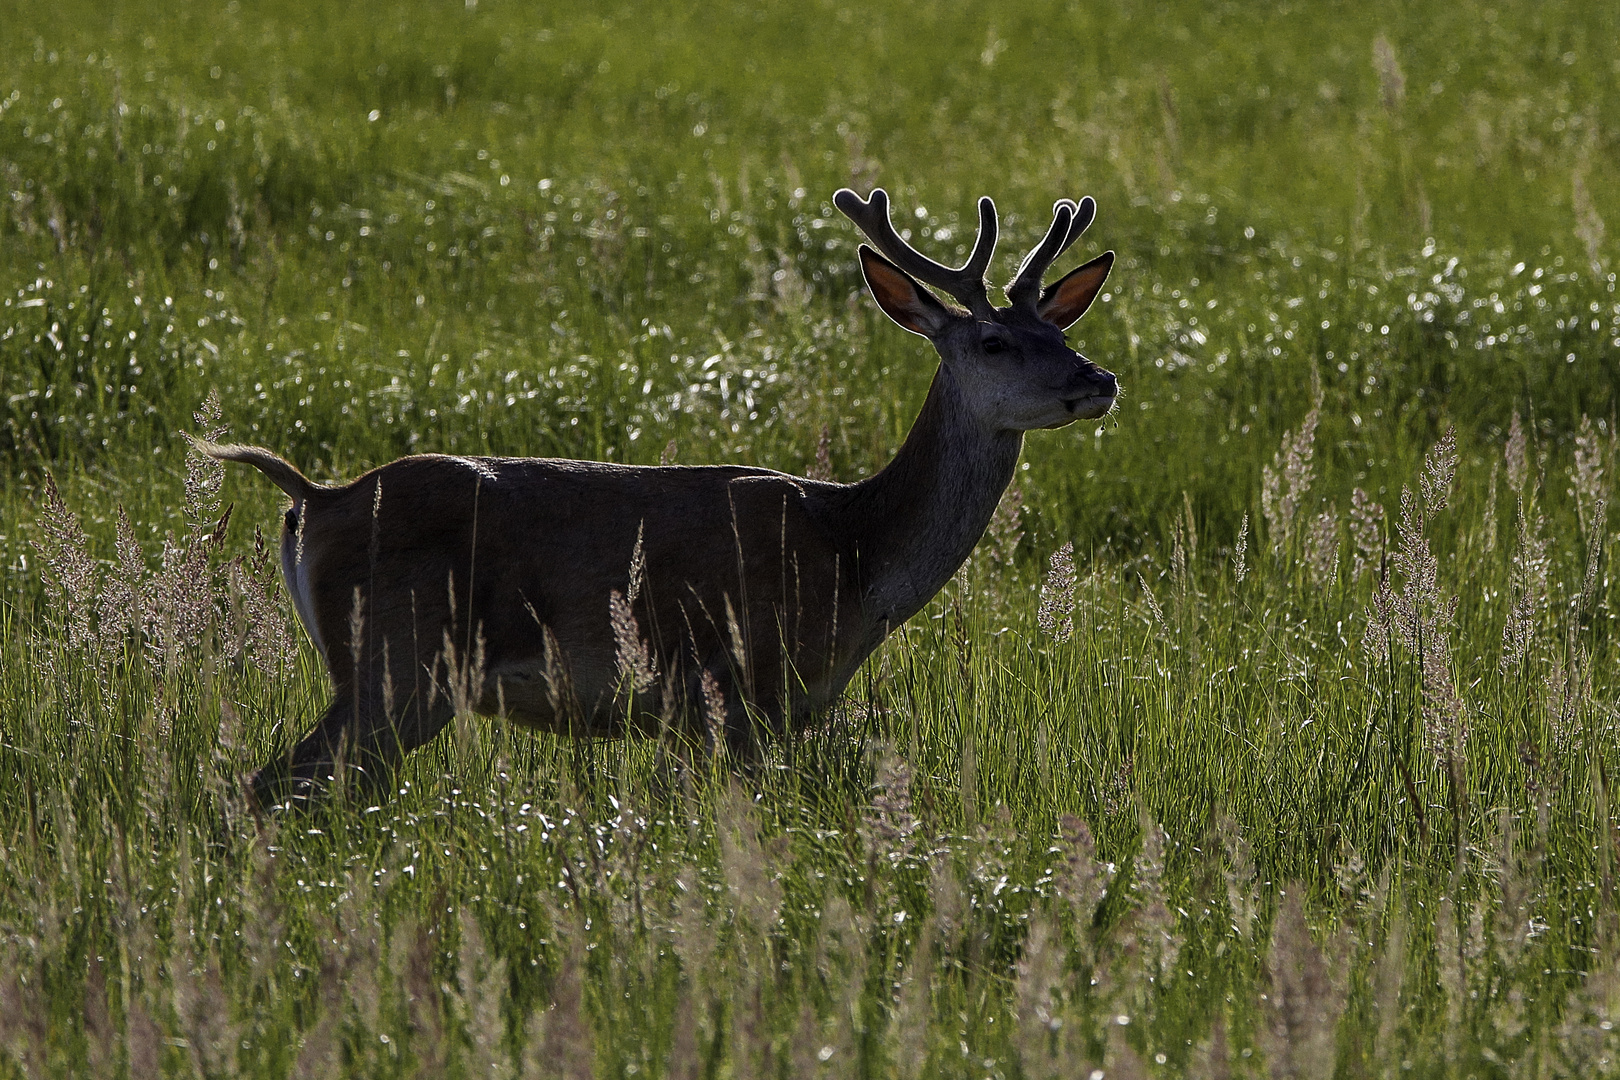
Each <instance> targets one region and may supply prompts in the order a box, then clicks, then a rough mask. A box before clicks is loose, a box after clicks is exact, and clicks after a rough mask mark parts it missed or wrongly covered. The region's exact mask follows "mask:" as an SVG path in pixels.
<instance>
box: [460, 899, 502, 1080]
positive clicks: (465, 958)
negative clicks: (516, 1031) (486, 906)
mask: <svg viewBox="0 0 1620 1080" xmlns="http://www.w3.org/2000/svg"><path fill="white" fill-rule="evenodd" d="M459 960H460V964H459V968H458V971H457V989H458V990H459V991H460V997H461V1003H462V1006H463V1016H462V1025H463V1027H464V1030H465V1032H466V1039H467V1042H468V1043H469V1049H470V1051H471V1060H470V1061H468V1062H467V1064H468V1066H469V1068H470V1070H471V1074H472V1075H474V1076H479V1077H487V1078H489V1080H511V1078H512V1077H513V1076H514V1075H515V1071H516V1070H515V1069H514V1066H513V1062H512V1060H511V1059H510V1058H509V1057H508V1056H507V1054H506V1051H505V1049H504V1048H503V1047H502V1045H501V1043H502V1037H503V1035H504V1033H505V1024H504V1023H503V1021H502V1019H501V1006H502V1003H503V1002H504V1001H505V999H506V995H507V990H508V983H507V977H506V961H505V960H504V959H503V958H501V957H499V956H493V955H491V954H490V952H489V950H488V948H487V946H486V945H485V942H484V935H483V932H482V931H481V930H480V929H479V927H478V920H477V919H476V918H474V917H473V915H472V913H471V912H470V911H468V910H467V909H466V908H462V910H461V948H460V950H459Z"/></svg>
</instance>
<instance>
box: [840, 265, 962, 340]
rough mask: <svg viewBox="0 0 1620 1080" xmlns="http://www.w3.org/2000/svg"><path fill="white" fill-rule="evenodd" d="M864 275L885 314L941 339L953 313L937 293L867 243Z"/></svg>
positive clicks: (862, 270)
mask: <svg viewBox="0 0 1620 1080" xmlns="http://www.w3.org/2000/svg"><path fill="white" fill-rule="evenodd" d="M860 254H861V273H863V274H865V275H866V285H867V288H869V289H871V290H872V298H873V299H874V300H876V301H877V302H878V307H880V308H882V309H883V314H885V315H887V316H888V317H889V318H891V319H893V320H894V321H895V322H897V323H899V324H900V325H901V326H903V327H905V328H906V329H907V330H910V331H911V332H912V333H913V334H921V335H922V336H923V337H925V338H934V337H938V336H939V335H940V334H941V333H942V332H943V331H944V330H945V327H946V326H947V325H948V324H949V323H950V318H951V313H950V311H949V309H947V308H946V307H945V305H944V304H942V303H940V302H939V300H938V299H936V298H935V296H934V294H933V293H931V292H929V291H928V290H927V289H925V288H923V287H922V286H921V285H919V284H917V282H916V280H915V279H914V278H912V276H911V275H910V274H908V273H906V272H905V271H904V270H902V269H900V268H899V267H898V266H896V265H894V263H892V262H890V261H889V260H888V259H885V258H884V257H883V256H881V255H879V254H878V253H877V252H875V251H873V250H872V249H871V248H869V247H867V246H866V245H865V244H862V245H861V248H860Z"/></svg>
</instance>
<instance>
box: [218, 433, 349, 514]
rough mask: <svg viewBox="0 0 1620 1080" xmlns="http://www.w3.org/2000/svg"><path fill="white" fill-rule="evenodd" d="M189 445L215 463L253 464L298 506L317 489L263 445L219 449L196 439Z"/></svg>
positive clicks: (289, 463) (288, 462)
mask: <svg viewBox="0 0 1620 1080" xmlns="http://www.w3.org/2000/svg"><path fill="white" fill-rule="evenodd" d="M191 445H192V446H193V447H194V448H195V449H196V450H197V451H198V452H199V453H203V454H207V455H208V456H209V457H211V458H213V459H214V460H216V461H240V462H244V463H245V464H248V465H252V466H253V467H254V468H255V469H258V470H259V471H260V472H262V473H264V475H266V476H268V477H269V478H270V482H271V483H273V484H275V485H276V487H278V488H280V489H281V490H282V491H285V492H286V493H287V494H288V495H289V496H291V497H292V499H293V501H294V502H298V503H301V502H303V501H304V500H305V499H307V498H308V497H309V496H310V494H311V493H313V492H315V491H318V490H320V489H319V487H318V486H317V485H316V484H314V483H313V482H311V481H310V479H309V477H307V476H305V475H304V474H303V473H301V472H299V471H298V469H297V467H296V466H294V465H293V463H292V462H290V461H288V460H287V459H286V458H284V457H282V456H281V455H280V454H277V453H273V452H272V451H269V450H266V449H265V448H264V447H262V446H240V445H237V444H234V443H232V444H227V445H223V446H222V445H220V444H218V443H211V442H204V441H203V440H202V439H196V438H193V439H192V440H191Z"/></svg>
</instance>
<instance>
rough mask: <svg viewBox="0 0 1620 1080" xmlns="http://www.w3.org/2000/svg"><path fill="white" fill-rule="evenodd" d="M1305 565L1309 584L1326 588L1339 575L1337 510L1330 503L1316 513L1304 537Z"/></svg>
mask: <svg viewBox="0 0 1620 1080" xmlns="http://www.w3.org/2000/svg"><path fill="white" fill-rule="evenodd" d="M1305 567H1306V570H1307V571H1308V572H1309V573H1310V578H1311V584H1312V585H1314V586H1316V587H1317V588H1326V587H1327V586H1329V585H1331V584H1332V583H1333V582H1334V581H1335V580H1337V578H1338V576H1339V511H1338V507H1336V506H1332V505H1330V506H1329V507H1328V508H1327V509H1326V510H1324V511H1322V513H1320V514H1318V515H1316V517H1315V519H1314V520H1313V521H1312V522H1311V528H1310V532H1309V533H1308V534H1307V535H1306V538H1305Z"/></svg>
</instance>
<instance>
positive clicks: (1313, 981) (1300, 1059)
mask: <svg viewBox="0 0 1620 1080" xmlns="http://www.w3.org/2000/svg"><path fill="white" fill-rule="evenodd" d="M1303 893H1304V888H1303V886H1300V885H1290V886H1289V887H1288V888H1287V889H1286V890H1285V895H1284V897H1283V902H1282V906H1281V908H1280V910H1279V911H1278V912H1277V920H1276V923H1275V925H1274V926H1273V928H1272V938H1271V954H1270V956H1269V957H1268V958H1267V968H1268V970H1269V973H1270V976H1271V992H1270V994H1269V1000H1268V1003H1267V1005H1268V1008H1267V1011H1268V1012H1269V1013H1270V1019H1271V1022H1270V1024H1269V1025H1268V1026H1267V1027H1266V1028H1264V1029H1262V1032H1261V1042H1262V1044H1263V1046H1264V1048H1265V1054H1266V1061H1267V1064H1268V1065H1269V1066H1270V1068H1271V1075H1272V1076H1273V1077H1298V1078H1302V1080H1303V1078H1307V1077H1309V1078H1316V1077H1324V1076H1332V1075H1333V1069H1334V1063H1335V1053H1334V1036H1335V1032H1336V1030H1337V1028H1338V1024H1339V1018H1340V1017H1341V1016H1342V1015H1343V1013H1344V1009H1345V1002H1346V998H1347V996H1348V995H1347V991H1346V988H1345V987H1344V986H1343V985H1342V984H1341V983H1340V982H1339V980H1337V979H1336V978H1335V977H1334V974H1333V972H1332V971H1331V970H1330V968H1329V965H1328V960H1327V957H1326V956H1325V955H1323V952H1322V950H1321V949H1320V948H1319V947H1318V946H1317V944H1316V942H1315V941H1314V940H1313V939H1312V938H1311V931H1310V928H1309V927H1308V926H1307V925H1306V923H1305V905H1304V903H1303V901H1302V899H1301V897H1302V896H1303Z"/></svg>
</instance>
